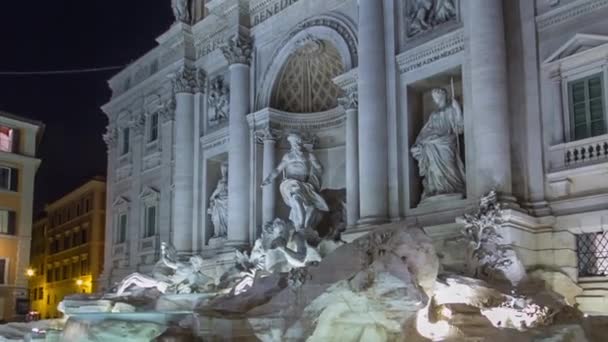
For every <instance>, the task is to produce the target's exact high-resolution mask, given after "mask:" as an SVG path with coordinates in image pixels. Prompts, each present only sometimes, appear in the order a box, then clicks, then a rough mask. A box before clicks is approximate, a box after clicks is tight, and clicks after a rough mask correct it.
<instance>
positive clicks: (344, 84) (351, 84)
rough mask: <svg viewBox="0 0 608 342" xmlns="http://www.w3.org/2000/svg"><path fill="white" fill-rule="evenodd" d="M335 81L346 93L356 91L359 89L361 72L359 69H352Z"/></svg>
mask: <svg viewBox="0 0 608 342" xmlns="http://www.w3.org/2000/svg"><path fill="white" fill-rule="evenodd" d="M333 81H334V83H335V84H336V85H337V86H338V87H340V88H341V89H342V90H344V91H345V92H349V91H353V90H356V89H357V88H358V85H357V82H358V81H359V70H358V69H357V68H355V69H351V70H349V71H347V72H346V73H344V74H342V75H339V76H337V77H335V78H334V79H333Z"/></svg>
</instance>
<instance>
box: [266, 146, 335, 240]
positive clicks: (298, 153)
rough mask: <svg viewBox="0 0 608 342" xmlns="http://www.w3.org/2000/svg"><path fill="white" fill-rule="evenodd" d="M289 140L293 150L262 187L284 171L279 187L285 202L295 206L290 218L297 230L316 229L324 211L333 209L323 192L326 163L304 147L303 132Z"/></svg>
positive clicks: (292, 207) (292, 206) (291, 206)
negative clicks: (330, 207) (322, 182)
mask: <svg viewBox="0 0 608 342" xmlns="http://www.w3.org/2000/svg"><path fill="white" fill-rule="evenodd" d="M287 141H288V142H289V145H290V146H291V149H290V151H289V152H287V153H286V154H285V155H284V156H283V159H282V160H281V163H280V164H279V165H278V166H277V168H276V169H275V170H274V171H272V173H271V174H270V175H268V177H266V179H265V180H264V182H263V183H262V186H268V185H270V184H271V182H272V180H273V179H275V178H277V177H278V176H279V175H280V174H283V180H282V181H281V185H280V187H279V189H280V191H281V196H282V197H283V201H285V204H287V205H288V206H289V207H290V208H291V211H290V213H289V220H290V221H291V222H293V225H294V227H295V228H296V230H301V229H305V228H311V229H314V228H315V227H316V226H317V224H318V223H319V221H320V220H321V219H322V217H323V213H324V212H328V211H329V207H328V206H327V202H325V199H323V197H322V196H321V194H320V191H321V175H322V173H323V166H322V165H321V163H320V162H319V161H318V160H317V158H316V157H315V155H314V154H313V153H311V152H310V151H308V150H306V149H305V148H304V145H303V141H302V137H301V136H300V135H298V134H289V135H288V136H287Z"/></svg>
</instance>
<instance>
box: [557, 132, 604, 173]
mask: <svg viewBox="0 0 608 342" xmlns="http://www.w3.org/2000/svg"><path fill="white" fill-rule="evenodd" d="M549 158H550V169H551V171H559V170H563V169H569V168H574V167H578V166H582V165H587V164H592V163H595V162H602V161H606V162H608V134H604V135H600V136H597V137H593V138H588V139H583V140H577V141H572V142H569V143H564V144H559V145H555V146H552V147H550V148H549Z"/></svg>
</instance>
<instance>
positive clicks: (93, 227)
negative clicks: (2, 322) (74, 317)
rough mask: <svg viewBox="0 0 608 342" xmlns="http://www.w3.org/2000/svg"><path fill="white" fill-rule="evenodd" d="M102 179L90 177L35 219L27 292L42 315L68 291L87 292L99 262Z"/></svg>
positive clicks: (52, 309)
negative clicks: (30, 275) (43, 214)
mask: <svg viewBox="0 0 608 342" xmlns="http://www.w3.org/2000/svg"><path fill="white" fill-rule="evenodd" d="M105 201H106V183H105V181H104V179H102V178H95V179H92V180H90V181H88V182H87V183H86V184H84V185H83V186H81V187H79V188H77V189H76V190H74V191H72V192H70V193H69V194H67V195H66V196H64V197H62V198H61V199H59V200H57V201H55V202H53V203H51V204H49V205H48V206H47V207H46V216H45V217H43V218H40V219H39V220H37V221H36V223H35V224H34V231H35V237H34V238H33V239H32V246H36V247H38V248H32V255H31V260H32V263H31V265H30V268H31V270H33V271H34V272H33V273H34V275H33V276H32V277H30V287H29V298H30V307H31V309H32V311H36V312H38V313H39V315H40V317H41V318H56V317H59V316H60V315H61V313H60V312H59V311H58V310H57V305H58V304H59V302H61V301H62V300H63V298H64V297H65V296H67V295H71V294H75V293H92V292H94V291H96V289H95V284H96V281H97V278H98V277H99V274H100V273H101V271H102V267H103V257H104V239H105Z"/></svg>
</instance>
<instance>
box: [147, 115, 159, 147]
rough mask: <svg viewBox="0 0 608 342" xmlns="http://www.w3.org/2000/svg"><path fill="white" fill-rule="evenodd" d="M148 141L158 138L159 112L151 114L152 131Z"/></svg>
mask: <svg viewBox="0 0 608 342" xmlns="http://www.w3.org/2000/svg"><path fill="white" fill-rule="evenodd" d="M148 138H149V139H148V142H155V141H156V140H158V114H156V113H155V114H152V115H150V132H149V134H148Z"/></svg>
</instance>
